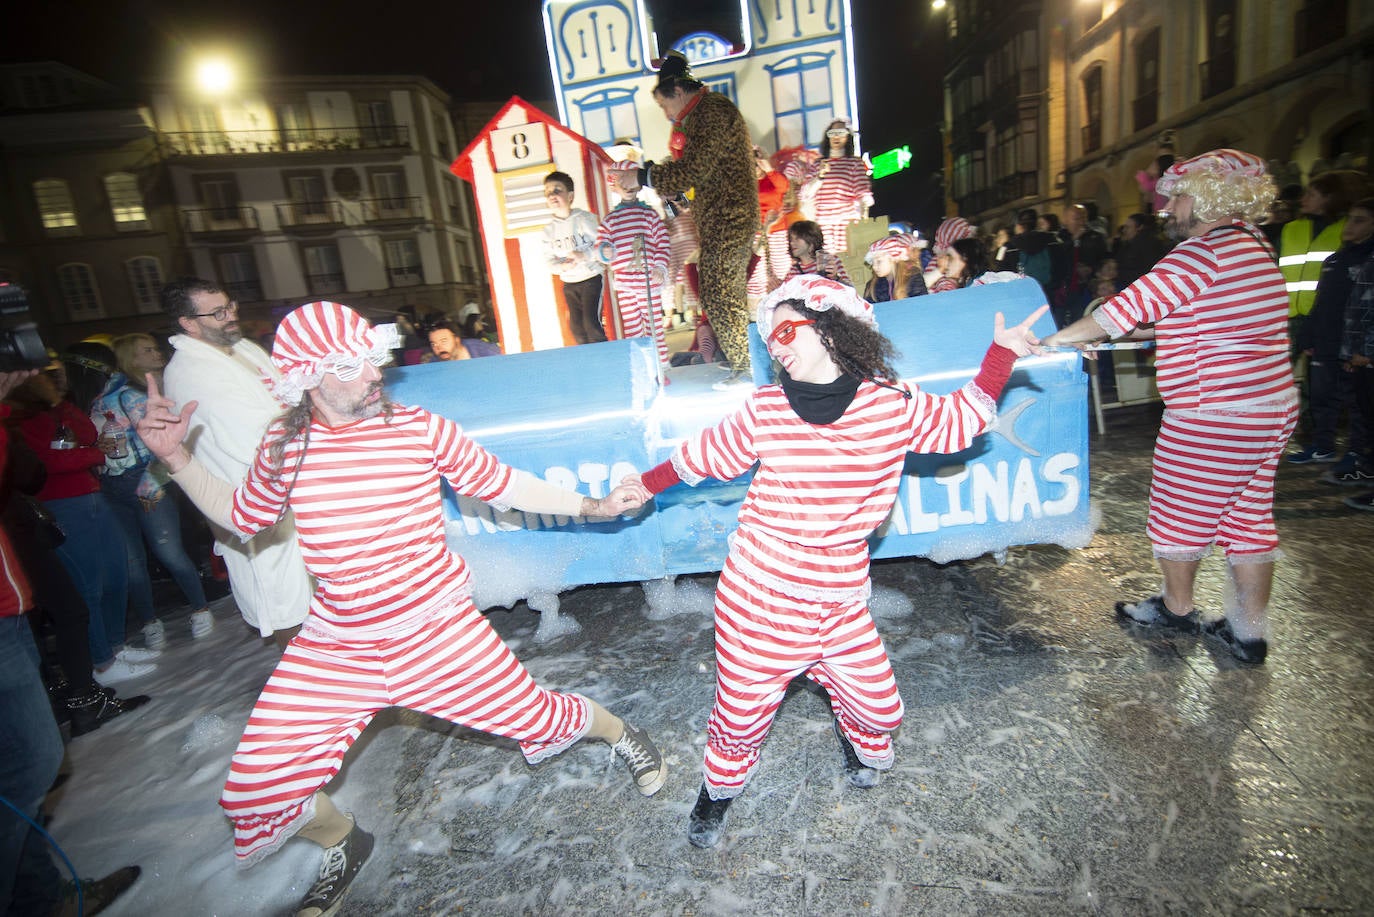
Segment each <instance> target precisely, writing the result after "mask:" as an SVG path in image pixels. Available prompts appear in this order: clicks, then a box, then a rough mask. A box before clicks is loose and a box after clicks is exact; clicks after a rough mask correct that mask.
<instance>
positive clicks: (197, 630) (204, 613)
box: [191, 608, 215, 640]
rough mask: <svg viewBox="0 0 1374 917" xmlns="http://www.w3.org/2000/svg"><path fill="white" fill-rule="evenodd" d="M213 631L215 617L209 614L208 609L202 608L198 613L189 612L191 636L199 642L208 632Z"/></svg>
mask: <svg viewBox="0 0 1374 917" xmlns="http://www.w3.org/2000/svg"><path fill="white" fill-rule="evenodd" d="M214 629H215V616H214V615H212V614H210V609H208V608H202V609H201V610H200V611H193V612H191V636H192V637H195V638H196V639H197V640H199V639H200V638H201V637H204V636H205V635H206V634H208V633H210V631H212V630H214Z"/></svg>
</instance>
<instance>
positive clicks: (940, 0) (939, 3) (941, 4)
mask: <svg viewBox="0 0 1374 917" xmlns="http://www.w3.org/2000/svg"><path fill="white" fill-rule="evenodd" d="M930 8H931V9H932V10H933V11H935V12H937V13H938V12H940V10H942V9H944V8H945V0H930Z"/></svg>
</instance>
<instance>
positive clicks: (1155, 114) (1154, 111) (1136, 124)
mask: <svg viewBox="0 0 1374 917" xmlns="http://www.w3.org/2000/svg"><path fill="white" fill-rule="evenodd" d="M1158 120H1159V90H1157V89H1152V90H1150V91H1149V92H1147V93H1145V94H1144V95H1142V96H1140V97H1138V98H1136V99H1135V100H1133V101H1132V102H1131V124H1132V127H1133V129H1135V130H1138V131H1143V130H1145V128H1147V127H1149V126H1150V125H1151V124H1154V123H1155V122H1156V121H1158Z"/></svg>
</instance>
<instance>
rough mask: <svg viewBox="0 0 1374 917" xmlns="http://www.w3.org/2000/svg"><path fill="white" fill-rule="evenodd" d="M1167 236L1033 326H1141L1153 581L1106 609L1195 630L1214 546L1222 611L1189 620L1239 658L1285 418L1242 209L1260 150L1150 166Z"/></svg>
mask: <svg viewBox="0 0 1374 917" xmlns="http://www.w3.org/2000/svg"><path fill="white" fill-rule="evenodd" d="M1156 190H1157V192H1158V193H1160V194H1163V195H1166V196H1167V197H1168V198H1169V204H1168V217H1169V219H1168V222H1167V224H1166V228H1167V229H1168V231H1169V233H1170V234H1171V235H1172V236H1173V237H1174V238H1175V239H1178V240H1179V244H1178V246H1177V247H1176V248H1175V249H1174V250H1173V251H1172V252H1170V253H1169V254H1168V255H1167V256H1165V257H1164V259H1163V260H1161V261H1160V262H1159V263H1158V264H1156V265H1155V266H1154V268H1153V269H1151V270H1150V272H1149V273H1147V274H1145V275H1144V276H1143V277H1141V278H1140V279H1139V280H1137V281H1136V282H1135V283H1133V284H1131V285H1130V286H1129V287H1127V288H1126V289H1124V290H1122V291H1121V292H1120V293H1118V294H1117V295H1116V296H1113V297H1112V298H1111V299H1108V300H1107V301H1106V302H1104V303H1103V304H1102V305H1101V306H1099V307H1098V308H1097V310H1096V311H1094V312H1093V313H1092V314H1091V315H1088V316H1085V317H1083V318H1081V319H1079V320H1078V321H1076V322H1074V323H1073V324H1071V325H1069V326H1068V327H1067V328H1064V329H1062V330H1060V331H1058V332H1056V333H1055V334H1054V335H1052V336H1051V337H1049V338H1047V339H1046V343H1047V344H1048V343H1055V344H1058V343H1064V344H1075V343H1083V342H1088V341H1095V340H1102V339H1103V338H1106V337H1109V336H1110V337H1121V336H1127V335H1129V336H1132V337H1137V338H1141V337H1153V338H1154V339H1155V341H1156V342H1157V345H1158V358H1157V360H1156V369H1157V371H1158V383H1159V393H1160V395H1161V396H1162V397H1163V399H1164V408H1165V410H1164V419H1163V421H1162V423H1161V425H1160V429H1159V439H1158V441H1157V442H1156V444H1155V454H1154V468H1153V477H1152V480H1151V482H1150V519H1149V527H1148V532H1149V536H1150V544H1151V545H1152V546H1153V548H1154V556H1155V559H1156V560H1157V561H1158V562H1159V566H1160V568H1161V569H1162V570H1163V572H1164V588H1163V590H1162V591H1161V592H1160V593H1159V594H1158V595H1153V596H1150V597H1149V598H1147V599H1144V600H1141V601H1139V602H1118V603H1117V605H1116V610H1117V613H1118V614H1121V615H1124V616H1126V617H1128V618H1130V619H1131V620H1133V621H1136V622H1137V623H1140V624H1145V625H1152V626H1164V627H1172V628H1177V629H1180V630H1183V631H1185V632H1188V633H1196V632H1197V631H1198V629H1199V620H1198V618H1199V616H1198V614H1197V612H1196V611H1195V610H1194V607H1193V586H1194V581H1195V580H1196V578H1197V571H1198V567H1199V566H1200V564H1201V562H1202V558H1203V557H1205V556H1206V555H1207V554H1208V553H1210V551H1211V549H1212V545H1213V544H1216V545H1219V546H1221V548H1222V549H1223V550H1224V551H1225V552H1226V561H1227V564H1226V569H1227V574H1228V587H1229V588H1228V590H1227V599H1226V604H1227V607H1226V610H1225V617H1222V618H1220V619H1217V620H1214V621H1210V622H1208V623H1207V624H1204V625H1202V627H1203V629H1204V630H1205V631H1206V632H1207V633H1208V634H1210V635H1213V636H1216V637H1218V638H1220V639H1221V640H1222V641H1223V642H1225V643H1226V645H1227V646H1228V648H1229V649H1230V650H1231V653H1232V654H1233V655H1234V656H1235V657H1236V658H1237V659H1240V660H1241V661H1242V662H1249V663H1260V662H1263V661H1264V658H1265V656H1266V654H1267V653H1268V639H1269V632H1268V606H1269V592H1270V586H1271V584H1272V582H1273V577H1274V559H1275V557H1277V556H1278V549H1279V537H1278V531H1277V530H1276V529H1275V527H1274V473H1275V470H1276V468H1277V467H1278V461H1279V456H1280V455H1281V454H1282V453H1283V449H1284V445H1285V444H1286V443H1287V442H1288V438H1289V437H1290V436H1291V435H1292V433H1293V427H1294V425H1295V424H1296V422H1297V416H1298V407H1297V404H1298V401H1297V392H1296V390H1295V389H1294V387H1293V372H1292V367H1291V364H1290V363H1289V358H1288V294H1287V292H1286V290H1285V287H1284V281H1283V275H1282V274H1280V273H1279V269H1278V267H1277V266H1276V265H1275V263H1274V251H1273V248H1272V247H1271V246H1270V245H1269V241H1268V240H1267V239H1266V238H1265V236H1264V234H1263V233H1262V232H1260V230H1259V229H1258V228H1257V227H1256V226H1255V224H1254V222H1253V221H1254V220H1256V219H1258V218H1259V216H1260V215H1262V214H1263V213H1264V212H1265V208H1266V207H1267V206H1268V204H1269V202H1270V201H1272V200H1273V199H1274V185H1273V181H1272V180H1271V179H1270V177H1269V175H1268V173H1267V171H1266V170H1265V165H1264V161H1263V160H1261V159H1260V158H1259V157H1258V156H1253V155H1251V154H1250V153H1242V152H1240V151H1239V150H1229V149H1222V150H1212V151H1211V152H1210V153H1204V154H1202V155H1201V156H1195V157H1193V158H1192V159H1187V160H1184V161H1182V162H1176V163H1174V164H1173V165H1172V166H1170V167H1169V169H1168V170H1167V171H1166V172H1165V173H1164V175H1163V176H1161V177H1160V179H1159V183H1158V185H1157V186H1156Z"/></svg>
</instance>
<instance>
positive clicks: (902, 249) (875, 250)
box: [864, 235, 911, 264]
mask: <svg viewBox="0 0 1374 917" xmlns="http://www.w3.org/2000/svg"><path fill="white" fill-rule="evenodd" d="M878 255H887V256H888V257H889V258H891V259H892V260H893V261H906V260H907V259H909V258H910V257H911V245H910V243H909V242H908V241H907V239H906V237H905V236H904V235H893V236H884V237H883V238H881V239H879V240H878V241H876V242H874V243H873V244H872V245H870V246H869V247H868V253H867V254H865V255H864V264H872V263H873V259H874V258H876V257H877V256H878Z"/></svg>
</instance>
